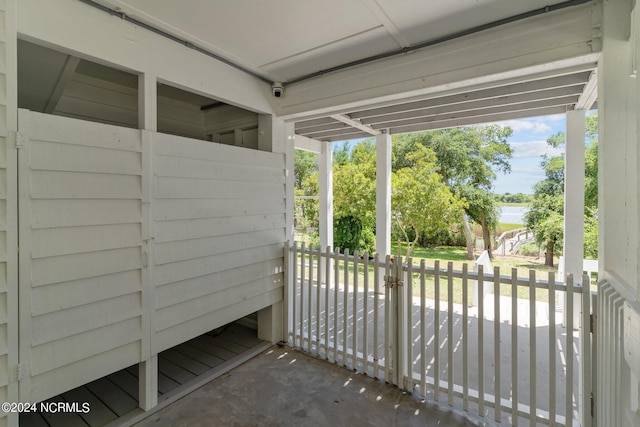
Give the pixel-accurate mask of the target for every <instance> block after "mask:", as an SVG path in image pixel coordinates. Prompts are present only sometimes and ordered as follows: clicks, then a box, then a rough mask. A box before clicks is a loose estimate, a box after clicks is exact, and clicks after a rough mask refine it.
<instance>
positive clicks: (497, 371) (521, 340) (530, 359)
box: [286, 244, 595, 426]
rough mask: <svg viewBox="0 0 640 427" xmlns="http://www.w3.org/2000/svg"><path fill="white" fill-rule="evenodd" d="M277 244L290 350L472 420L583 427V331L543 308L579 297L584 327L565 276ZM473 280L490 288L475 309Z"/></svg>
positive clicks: (587, 381) (587, 345)
mask: <svg viewBox="0 0 640 427" xmlns="http://www.w3.org/2000/svg"><path fill="white" fill-rule="evenodd" d="M286 252H287V253H288V271H289V274H290V277H291V278H292V280H291V283H290V286H289V288H288V295H287V299H288V321H287V332H288V336H289V343H290V344H291V345H292V346H294V347H296V348H299V349H301V350H303V351H305V352H308V353H310V354H313V355H315V356H317V357H319V358H321V359H325V360H328V361H330V362H333V363H336V364H338V365H341V366H345V367H347V368H350V369H354V370H357V371H359V372H362V373H364V374H366V375H369V376H371V377H374V378H378V379H381V380H384V381H386V382H389V383H392V384H394V385H396V386H398V387H400V388H402V389H404V390H406V391H409V392H412V393H414V394H416V395H418V396H420V397H425V398H430V399H433V400H436V401H440V402H444V403H446V404H448V405H451V406H454V407H458V408H459V409H462V410H464V411H470V412H471V413H474V414H475V415H477V416H480V417H486V418H493V419H494V420H497V421H500V422H508V423H511V424H512V425H518V422H519V420H520V421H523V420H529V424H530V425H536V424H537V423H541V424H545V425H564V426H567V425H574V423H577V422H578V421H580V424H581V425H591V424H590V422H591V421H590V420H591V417H590V411H589V408H590V404H589V403H585V402H582V401H581V399H582V396H591V371H592V367H591V334H590V333H588V332H587V330H586V329H581V330H580V332H579V336H576V335H574V333H573V329H574V328H573V326H574V325H573V318H572V316H567V319H566V322H567V328H566V329H565V328H563V327H562V326H561V325H560V322H561V320H562V319H559V318H557V317H559V316H556V311H555V306H556V304H555V301H556V298H557V296H558V295H559V294H561V293H566V294H567V296H568V298H567V301H568V304H569V307H568V312H572V311H573V309H574V307H573V300H574V299H573V294H574V293H575V294H579V295H581V296H582V298H581V299H582V306H583V307H584V308H585V310H584V311H583V314H582V318H581V319H582V322H581V323H582V325H590V324H591V322H590V307H591V306H592V301H591V299H592V293H591V292H590V291H588V292H583V287H582V286H580V285H574V283H573V278H572V277H571V276H569V277H568V278H567V282H566V284H565V283H561V282H557V281H556V280H555V276H554V273H553V272H550V273H548V277H547V280H542V279H537V278H536V273H535V271H533V270H531V271H530V272H529V277H527V278H522V277H518V276H517V270H516V269H512V271H511V275H510V276H503V275H501V274H500V269H499V268H498V267H495V268H494V269H493V272H485V271H484V269H483V267H482V266H479V267H478V271H477V272H472V271H469V270H470V269H469V268H468V267H467V265H466V264H463V266H462V270H454V268H453V263H451V262H449V263H447V265H446V267H443V266H441V264H440V262H438V261H435V262H434V265H433V266H427V265H426V264H425V261H424V260H422V261H421V262H420V264H418V265H414V264H413V260H412V259H411V258H408V259H406V260H405V261H403V259H402V258H401V257H395V258H392V257H389V256H386V257H385V258H384V259H380V258H379V257H378V256H377V255H374V256H373V257H369V256H368V255H366V254H365V255H364V256H360V255H359V254H358V253H357V252H356V253H355V254H354V255H353V256H351V255H349V253H348V251H345V253H344V254H341V253H339V252H338V251H335V252H333V251H331V250H329V249H326V250H321V249H319V248H313V247H305V245H302V246H300V247H298V246H297V244H294V246H291V247H289V246H287V249H286ZM473 281H475V282H476V283H477V284H476V286H477V288H478V295H484V294H485V292H484V288H485V287H488V288H489V291H490V292H492V294H493V295H491V294H487V295H486V297H485V298H479V300H478V303H477V306H471V305H470V303H471V301H472V300H473V296H472V295H470V294H472V292H473V291H472V282H473ZM584 283H588V281H585V282H584ZM409 285H410V286H409ZM586 289H589V288H586ZM513 295H515V296H516V298H513ZM593 298H595V296H593ZM545 301H547V302H545ZM548 301H553V302H554V303H553V304H549V303H548ZM585 351H587V352H588V355H585ZM579 378H580V381H578V379H579ZM578 383H580V384H578ZM496 396H498V397H496ZM532 408H533V409H532ZM567 408H568V410H567Z"/></svg>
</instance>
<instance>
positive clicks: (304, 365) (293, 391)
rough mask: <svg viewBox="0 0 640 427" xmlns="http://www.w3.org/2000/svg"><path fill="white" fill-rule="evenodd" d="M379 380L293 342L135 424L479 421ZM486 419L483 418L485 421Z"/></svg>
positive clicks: (427, 423)
mask: <svg viewBox="0 0 640 427" xmlns="http://www.w3.org/2000/svg"><path fill="white" fill-rule="evenodd" d="M473 425H479V423H478V421H477V420H474V419H473V418H471V417H469V416H468V415H466V414H462V413H460V412H457V411H452V410H450V409H448V408H446V407H444V406H438V405H436V404H434V403H430V402H426V403H425V402H420V401H419V400H417V399H415V398H414V397H412V396H411V395H410V394H407V393H403V392H402V391H401V390H400V389H398V388H396V387H394V386H391V385H389V384H385V383H382V382H380V381H378V380H375V379H372V378H369V377H366V376H364V375H361V374H357V373H355V372H353V371H350V370H347V369H344V368H340V367H337V366H335V365H333V364H331V363H328V362H325V361H321V360H318V359H315V358H313V357H311V356H308V355H306V354H304V353H301V352H299V351H295V350H292V349H290V348H281V347H278V346H274V347H271V348H270V349H268V350H267V351H265V352H263V353H262V354H260V355H259V356H257V357H255V358H253V359H251V360H249V361H248V362H246V363H244V364H243V365H241V366H239V367H237V368H235V369H233V370H231V371H229V372H228V373H227V374H224V375H222V376H221V377H219V378H217V379H215V380H213V381H211V382H210V383H208V384H206V385H204V386H203V387H201V388H199V389H197V390H195V391H194V392H192V393H190V394H189V395H187V396H185V397H183V398H182V399H180V400H178V401H176V402H174V403H173V404H171V405H169V406H167V407H165V408H163V409H161V410H159V411H158V412H156V413H154V414H152V415H151V416H149V417H148V418H146V419H145V420H143V421H141V422H139V423H138V424H136V426H139V427H143V426H385V427H387V426H439V427H444V426H473ZM480 425H481V424H480Z"/></svg>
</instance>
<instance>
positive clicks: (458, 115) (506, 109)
mask: <svg viewBox="0 0 640 427" xmlns="http://www.w3.org/2000/svg"><path fill="white" fill-rule="evenodd" d="M577 101H578V95H572V96H565V97H562V98H554V99H546V100H542V101H532V102H527V103H523V104H517V105H500V106H496V107H492V108H481V109H476V110H469V111H464V112H454V113H446V114H433V115H430V116H427V117H418V118H414V119H407V120H401V121H389V122H382V123H377V124H376V125H375V126H376V128H378V129H386V128H391V127H399V126H402V127H403V126H411V125H419V124H421V123H428V122H434V121H443V120H455V119H462V118H466V117H483V116H486V115H495V114H507V113H511V112H515V111H528V110H534V109H540V108H550V107H558V106H563V108H565V109H566V108H567V107H568V106H573V104H575V103H576V102H577ZM476 123H482V120H481V119H480V120H478V121H476Z"/></svg>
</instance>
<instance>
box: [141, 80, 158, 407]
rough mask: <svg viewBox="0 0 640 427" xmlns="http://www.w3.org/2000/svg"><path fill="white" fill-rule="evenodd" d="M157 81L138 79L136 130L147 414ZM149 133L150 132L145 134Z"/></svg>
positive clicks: (153, 372)
mask: <svg viewBox="0 0 640 427" xmlns="http://www.w3.org/2000/svg"><path fill="white" fill-rule="evenodd" d="M157 87H158V83H157V79H156V77H155V76H152V75H149V74H141V75H140V76H139V77H138V127H139V128H140V129H142V130H143V132H142V144H143V146H142V168H143V177H142V193H143V194H142V242H143V243H142V244H143V248H142V251H143V254H144V258H145V259H147V262H146V263H144V264H143V268H142V293H141V299H142V331H143V337H142V351H141V353H142V360H143V361H142V362H141V363H140V364H139V365H138V406H139V407H140V409H142V410H143V411H148V410H150V409H151V408H153V407H154V406H156V405H157V404H158V355H157V354H156V353H155V352H154V351H153V343H152V342H151V341H152V340H153V331H154V326H153V317H154V314H155V309H154V307H155V302H154V301H155V297H154V290H155V287H154V285H153V277H152V275H153V247H154V243H153V241H154V240H153V238H154V233H153V214H152V212H151V208H152V207H151V197H152V194H151V193H152V191H151V188H152V186H153V173H152V168H151V160H152V152H153V149H152V147H151V140H150V139H151V132H155V131H157V127H158V114H157V111H158V110H157V108H158V107H157V106H158V102H157V99H158V98H157V96H158V92H157ZM144 131H150V132H144Z"/></svg>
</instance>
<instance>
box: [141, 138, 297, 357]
mask: <svg viewBox="0 0 640 427" xmlns="http://www.w3.org/2000/svg"><path fill="white" fill-rule="evenodd" d="M154 139H155V140H154V147H155V150H154V157H153V160H152V163H153V165H154V166H153V168H154V175H155V183H154V185H153V186H154V197H153V201H152V203H153V205H154V207H153V211H154V220H155V224H154V230H155V248H154V258H155V259H154V265H155V271H154V275H153V276H154V278H155V286H156V290H155V293H156V308H157V311H156V318H155V322H156V324H155V330H156V333H157V335H156V341H155V342H156V344H155V350H156V351H162V350H164V349H166V348H169V347H172V346H174V345H176V344H178V343H180V342H182V341H185V340H187V339H190V338H192V337H195V336H197V335H200V334H202V333H204V332H207V331H209V330H211V329H214V328H216V327H219V326H221V325H224V324H225V323H227V322H230V321H233V320H235V319H238V318H240V317H242V316H245V315H247V314H250V313H252V312H255V311H257V310H260V309H262V308H264V307H267V306H269V305H272V304H274V303H276V302H279V301H282V298H283V274H282V271H283V253H282V243H283V242H284V240H285V170H284V169H285V156H284V155H283V154H274V153H267V152H262V151H257V150H249V149H245V148H239V147H231V146H225V145H221V144H215V143H210V142H203V141H195V140H189V139H186V138H179V137H174V136H170V135H163V134H157V135H155V138H154Z"/></svg>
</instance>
